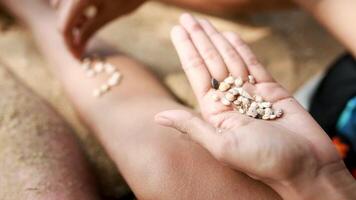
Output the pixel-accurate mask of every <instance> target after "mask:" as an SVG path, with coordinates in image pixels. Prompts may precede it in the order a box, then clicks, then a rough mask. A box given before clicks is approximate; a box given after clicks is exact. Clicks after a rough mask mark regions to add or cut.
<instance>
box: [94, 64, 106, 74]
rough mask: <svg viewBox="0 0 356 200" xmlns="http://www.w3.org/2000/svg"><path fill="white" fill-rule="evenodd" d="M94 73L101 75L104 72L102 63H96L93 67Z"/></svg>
mask: <svg viewBox="0 0 356 200" xmlns="http://www.w3.org/2000/svg"><path fill="white" fill-rule="evenodd" d="M94 71H95V72H96V73H101V72H103V71H104V63H103V62H100V61H99V62H96V63H95V65H94Z"/></svg>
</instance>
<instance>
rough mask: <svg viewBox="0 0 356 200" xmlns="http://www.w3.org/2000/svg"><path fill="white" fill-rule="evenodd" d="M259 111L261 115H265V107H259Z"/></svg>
mask: <svg viewBox="0 0 356 200" xmlns="http://www.w3.org/2000/svg"><path fill="white" fill-rule="evenodd" d="M257 113H258V114H259V115H260V116H263V115H265V110H264V109H263V108H257Z"/></svg>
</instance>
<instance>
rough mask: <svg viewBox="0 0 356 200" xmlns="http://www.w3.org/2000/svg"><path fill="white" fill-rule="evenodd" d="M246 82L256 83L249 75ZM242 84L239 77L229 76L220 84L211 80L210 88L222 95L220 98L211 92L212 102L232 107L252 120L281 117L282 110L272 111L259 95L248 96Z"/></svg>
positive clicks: (268, 103)
mask: <svg viewBox="0 0 356 200" xmlns="http://www.w3.org/2000/svg"><path fill="white" fill-rule="evenodd" d="M248 82H249V83H250V84H252V85H253V84H255V83H256V81H255V78H254V77H253V76H251V75H249V76H248ZM244 83H245V82H244V80H243V79H242V78H241V77H238V78H235V77H233V76H229V77H227V78H225V80H224V81H222V82H219V81H217V80H216V79H212V81H211V84H212V87H213V88H214V89H215V90H217V91H219V92H221V93H222V94H223V95H222V97H220V96H219V94H218V93H217V92H213V93H212V98H213V99H214V101H219V100H220V102H221V103H222V104H223V105H225V106H233V107H234V110H237V111H238V112H240V113H241V114H244V115H247V116H249V117H252V118H257V119H264V120H274V119H277V118H280V117H282V115H283V110H281V109H277V110H274V109H273V104H272V103H271V102H268V101H265V100H264V99H263V97H261V96H259V95H254V96H252V95H250V94H249V93H248V92H247V91H246V90H244V89H243V88H242V86H243V85H244Z"/></svg>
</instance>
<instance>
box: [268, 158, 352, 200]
mask: <svg viewBox="0 0 356 200" xmlns="http://www.w3.org/2000/svg"><path fill="white" fill-rule="evenodd" d="M271 186H272V188H274V189H275V190H276V191H277V193H279V194H280V195H281V196H282V198H283V199H285V200H298V199H303V200H304V199H305V200H309V199H310V200H314V199H323V200H329V199H330V200H332V199H339V200H348V199H356V182H355V180H354V178H353V177H352V176H351V174H350V173H349V172H348V170H347V169H346V167H345V165H344V164H343V162H342V161H340V162H335V163H331V164H328V165H326V166H324V167H322V168H321V169H319V170H318V171H317V173H310V174H305V175H302V176H299V177H295V178H293V180H288V181H284V182H280V183H277V184H271Z"/></svg>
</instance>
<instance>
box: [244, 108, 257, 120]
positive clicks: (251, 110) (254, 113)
mask: <svg viewBox="0 0 356 200" xmlns="http://www.w3.org/2000/svg"><path fill="white" fill-rule="evenodd" d="M246 114H247V115H248V116H250V117H253V118H256V117H257V115H258V113H257V110H256V109H255V108H251V107H250V108H249V109H248V111H247V113H246Z"/></svg>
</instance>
